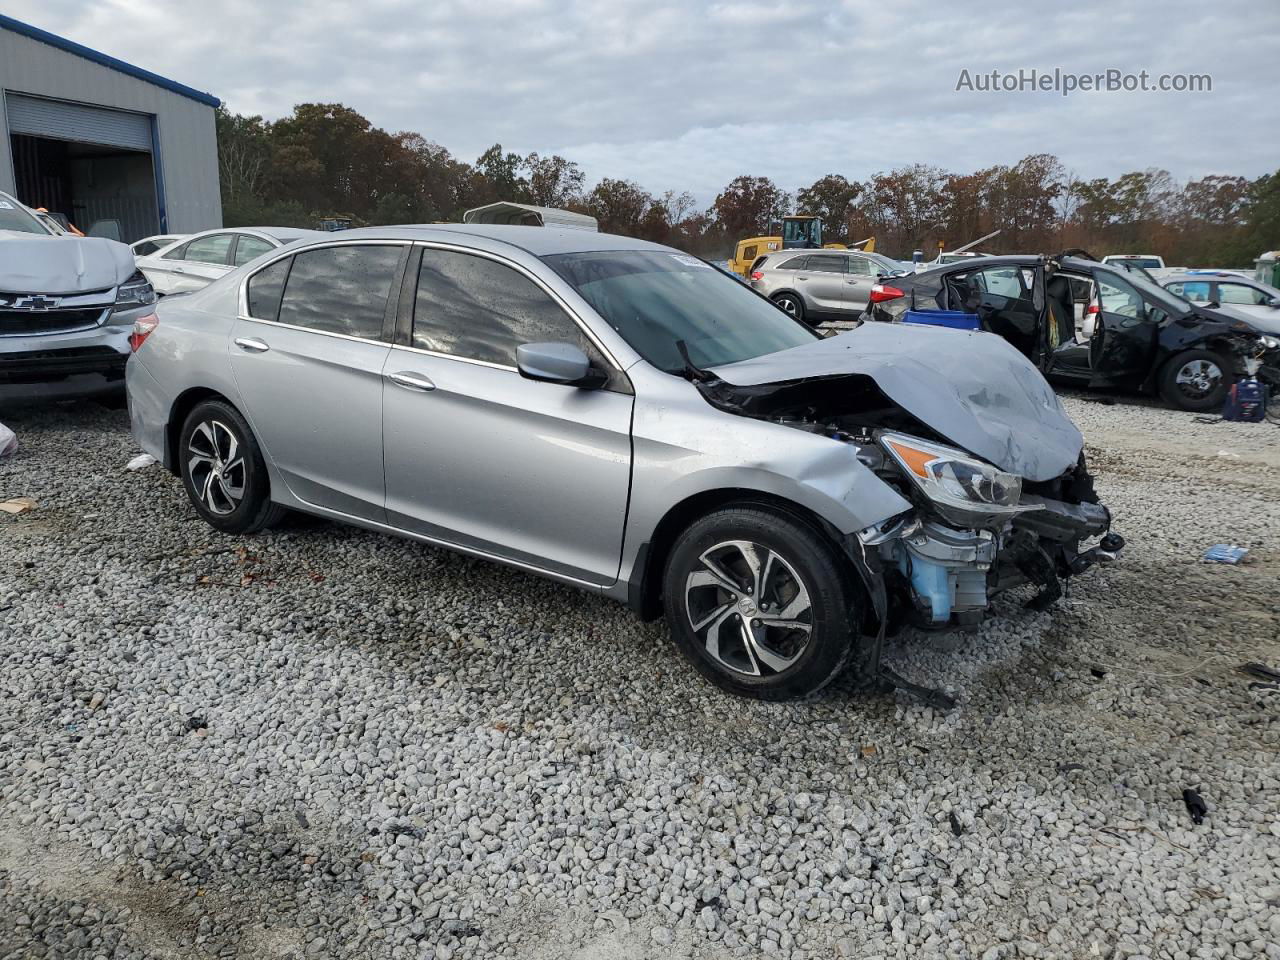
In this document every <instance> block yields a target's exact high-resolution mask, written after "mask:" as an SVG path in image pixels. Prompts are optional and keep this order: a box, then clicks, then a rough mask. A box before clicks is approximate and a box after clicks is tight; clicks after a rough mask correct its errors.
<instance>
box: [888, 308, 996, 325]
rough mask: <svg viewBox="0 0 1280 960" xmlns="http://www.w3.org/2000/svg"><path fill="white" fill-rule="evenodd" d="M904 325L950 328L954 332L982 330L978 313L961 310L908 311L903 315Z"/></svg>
mask: <svg viewBox="0 0 1280 960" xmlns="http://www.w3.org/2000/svg"><path fill="white" fill-rule="evenodd" d="M902 322H903V323H927V324H929V325H930V326H934V327H950V328H951V329H952V330H981V329H982V325H981V324H980V323H979V322H978V315H977V314H976V313H963V312H961V311H959V310H908V311H907V312H906V313H904V314H903V315H902Z"/></svg>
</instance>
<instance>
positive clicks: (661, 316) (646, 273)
mask: <svg viewBox="0 0 1280 960" xmlns="http://www.w3.org/2000/svg"><path fill="white" fill-rule="evenodd" d="M543 260H544V261H545V262H546V263H547V264H548V265H550V267H551V268H552V269H553V270H555V271H556V273H558V274H560V276H562V277H563V278H564V279H565V280H566V281H568V282H569V284H570V285H572V286H573V288H574V289H575V290H577V291H578V293H579V294H581V295H582V297H583V299H584V300H586V301H587V302H588V303H589V304H591V306H592V307H594V308H595V310H596V312H597V313H599V314H600V316H602V317H603V318H604V319H605V321H606V322H607V323H608V324H609V326H611V327H613V329H614V330H616V331H618V334H619V335H620V336H621V337H622V338H623V339H624V340H626V341H627V343H629V344H630V345H631V347H632V349H634V350H635V351H636V353H638V354H640V356H642V357H644V358H645V359H646V360H647V361H649V363H651V364H653V365H654V366H655V367H657V368H658V369H659V370H665V371H666V372H668V373H680V372H681V371H682V370H683V369H684V360H683V359H682V358H681V356H680V350H679V348H678V347H677V346H676V344H677V343H678V342H679V341H681V340H683V341H684V344H685V348H686V349H687V350H688V351H689V359H690V360H692V361H693V363H694V364H695V365H696V366H698V367H716V366H720V365H721V364H726V363H737V362H738V361H739V360H751V359H754V358H755V357H762V356H764V355H765V354H768V353H777V352H778V351H779V350H787V349H789V348H791V347H798V346H800V345H801V344H805V343H810V342H812V341H813V340H814V339H815V338H816V337H817V334H815V333H813V332H812V331H811V330H809V329H808V328H807V327H805V326H803V325H802V324H800V323H798V322H797V321H795V320H792V319H791V318H790V317H789V316H787V314H785V313H783V312H782V311H781V310H780V309H778V308H777V307H775V306H774V305H773V304H771V303H770V302H769V301H768V300H765V299H764V298H763V297H761V296H759V295H758V294H755V293H753V292H752V291H751V290H750V289H749V288H748V287H747V286H745V285H744V284H742V283H739V282H738V281H736V280H734V279H733V278H732V277H728V276H726V275H725V274H723V273H721V272H720V271H719V270H716V269H714V268H713V267H711V266H708V265H707V264H706V263H704V262H703V261H701V260H699V259H698V258H697V257H691V256H688V255H687V254H683V253H676V252H675V251H671V252H662V251H657V250H655V251H647V250H646V251H639V250H611V251H605V252H596V251H593V252H590V253H560V254H555V255H554V256H548V257H543Z"/></svg>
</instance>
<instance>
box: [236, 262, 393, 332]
mask: <svg viewBox="0 0 1280 960" xmlns="http://www.w3.org/2000/svg"><path fill="white" fill-rule="evenodd" d="M403 249H404V248H403V247H401V246H394V245H382V244H379V245H376V246H375V245H372V244H369V245H352V246H340V247H321V248H319V249H316V250H303V251H301V252H300V253H297V254H295V255H294V257H293V268H292V269H291V270H289V279H288V282H287V283H286V284H285V286H284V296H283V297H282V298H281V301H280V315H279V316H280V322H281V323H288V324H292V325H293V326H296V327H306V328H307V329H308V330H317V331H320V332H322V333H339V334H343V335H345V336H348V337H360V338H362V339H365V340H378V339H381V337H382V320H383V316H384V315H385V313H386V310H387V298H388V297H389V296H390V295H391V286H392V284H393V283H394V282H395V278H396V274H397V268H398V267H399V263H400V255H401V252H402V251H403ZM264 272H265V271H264ZM265 295H266V291H265V290H264V296H265ZM251 308H252V305H251Z"/></svg>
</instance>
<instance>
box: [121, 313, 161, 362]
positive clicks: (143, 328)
mask: <svg viewBox="0 0 1280 960" xmlns="http://www.w3.org/2000/svg"><path fill="white" fill-rule="evenodd" d="M158 326H160V318H159V317H157V316H156V315H155V314H154V313H148V314H147V315H146V316H145V317H139V318H138V319H137V320H135V321H133V332H132V333H130V334H129V349H131V350H132V351H133V352H134V353H137V352H138V348H139V347H141V346H142V344H143V343H145V342H146V339H147V337H149V336H151V331H152V330H154V329H155V328H156V327H158Z"/></svg>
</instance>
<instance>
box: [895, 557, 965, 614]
mask: <svg viewBox="0 0 1280 960" xmlns="http://www.w3.org/2000/svg"><path fill="white" fill-rule="evenodd" d="M898 569H900V570H901V571H902V573H903V575H904V576H908V577H910V578H911V587H912V589H914V590H915V592H916V593H918V594H919V595H920V596H922V597H927V598H928V600H929V607H930V610H931V616H932V618H933V622H934V623H945V622H946V621H948V620H950V619H951V606H952V604H953V603H954V602H955V593H956V584H955V580H954V579H953V578H952V576H951V571H950V570H948V569H947V568H946V567H944V566H942V564H940V563H934V562H933V561H932V560H923V559H921V558H920V557H917V556H911V555H909V554H908V553H907V552H906V550H903V551H902V552H901V553H900V554H899V555H898Z"/></svg>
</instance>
